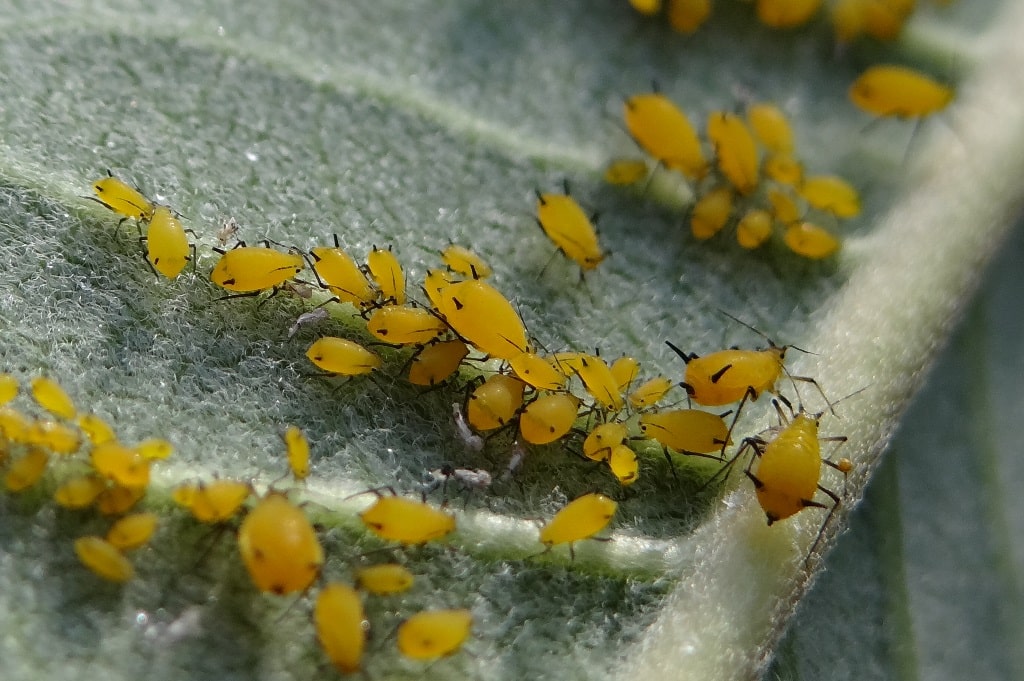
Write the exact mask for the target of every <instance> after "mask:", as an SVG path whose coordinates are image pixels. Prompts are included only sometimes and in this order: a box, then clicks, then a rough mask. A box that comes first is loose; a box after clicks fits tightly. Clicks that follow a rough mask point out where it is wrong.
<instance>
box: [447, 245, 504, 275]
mask: <svg viewBox="0 0 1024 681" xmlns="http://www.w3.org/2000/svg"><path fill="white" fill-rule="evenodd" d="M441 261H442V262H443V263H444V264H445V267H447V268H448V269H450V270H451V271H452V272H455V273H456V274H461V275H462V276H464V277H472V278H473V279H486V278H487V277H489V276H491V275H492V274H494V270H492V269H491V266H490V265H488V264H487V263H486V262H484V260H483V258H481V257H480V256H479V255H477V254H476V253H474V252H473V251H471V250H469V249H468V248H466V247H465V246H457V245H456V244H450V245H449V246H448V247H447V248H445V249H444V250H443V251H441Z"/></svg>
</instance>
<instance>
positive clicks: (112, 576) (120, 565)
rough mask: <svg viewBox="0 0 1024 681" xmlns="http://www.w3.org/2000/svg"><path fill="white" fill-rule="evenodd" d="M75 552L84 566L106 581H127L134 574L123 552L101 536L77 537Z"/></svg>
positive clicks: (133, 569)
mask: <svg viewBox="0 0 1024 681" xmlns="http://www.w3.org/2000/svg"><path fill="white" fill-rule="evenodd" d="M75 553H76V554H78V560H80V561H82V564H83V565H85V567H87V568H89V569H90V570H92V572H93V574H95V575H97V576H99V577H102V578H103V579H105V580H107V581H108V582H119V583H120V582H127V581H128V580H129V579H131V578H132V577H134V576H135V568H133V567H132V564H131V563H130V562H128V559H127V558H125V557H124V554H122V553H121V552H120V551H118V550H117V548H116V547H115V546H114V545H113V544H111V543H110V542H108V541H107V540H106V539H103V538H102V537H79V538H78V539H76V540H75Z"/></svg>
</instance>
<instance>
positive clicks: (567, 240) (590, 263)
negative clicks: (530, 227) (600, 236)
mask: <svg viewBox="0 0 1024 681" xmlns="http://www.w3.org/2000/svg"><path fill="white" fill-rule="evenodd" d="M537 224H539V225H540V228H541V229H542V230H543V231H544V233H545V234H547V236H548V238H549V239H551V241H552V242H553V243H554V244H555V246H557V247H558V250H560V251H561V252H562V254H563V255H565V257H567V258H569V259H570V260H572V261H573V262H575V263H576V264H577V265H579V266H580V276H581V277H582V276H583V272H586V271H588V270H592V269H594V268H595V267H597V266H598V265H600V264H601V261H602V260H604V257H605V254H604V251H602V250H601V244H599V243H598V240H597V231H595V230H594V225H593V222H592V221H591V218H589V217H587V214H586V213H584V212H583V209H582V208H581V207H580V204H578V203H576V199H574V198H573V197H571V196H569V184H568V182H566V185H565V194H550V193H549V194H542V193H541V192H540V191H538V192H537Z"/></svg>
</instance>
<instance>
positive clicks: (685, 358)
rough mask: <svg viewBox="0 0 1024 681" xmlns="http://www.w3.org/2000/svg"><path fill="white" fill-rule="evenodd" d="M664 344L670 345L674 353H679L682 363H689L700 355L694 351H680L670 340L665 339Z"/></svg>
mask: <svg viewBox="0 0 1024 681" xmlns="http://www.w3.org/2000/svg"><path fill="white" fill-rule="evenodd" d="M665 345H667V346H669V347H670V348H671V349H672V352H674V353H676V354H677V355H679V359H681V360H683V363H684V364H689V363H690V360H694V359H697V358H698V357H700V355H698V354H697V353H695V352H691V353H689V354H687V353H685V352H683V351H682V350H680V349H679V348H678V347H677V346H676V345H674V344H673V343H672V341H669V340H666V341H665ZM684 387H685V386H684ZM687 392H689V391H687Z"/></svg>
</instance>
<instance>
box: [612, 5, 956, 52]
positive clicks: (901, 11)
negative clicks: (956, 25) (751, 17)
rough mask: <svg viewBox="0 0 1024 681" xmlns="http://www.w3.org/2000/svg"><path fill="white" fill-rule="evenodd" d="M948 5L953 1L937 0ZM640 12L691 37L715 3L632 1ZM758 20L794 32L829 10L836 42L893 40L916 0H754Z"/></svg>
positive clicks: (911, 12)
mask: <svg viewBox="0 0 1024 681" xmlns="http://www.w3.org/2000/svg"><path fill="white" fill-rule="evenodd" d="M937 1H938V3H939V4H948V3H949V2H950V0H937ZM629 4H630V5H632V6H633V9H635V10H636V11H637V12H639V13H641V14H644V15H647V16H656V15H658V14H660V13H662V12H664V13H665V18H666V19H667V21H668V23H669V26H671V27H672V29H673V30H675V31H677V32H679V33H683V34H687V35H688V34H691V33H694V32H696V31H697V29H699V28H700V27H701V26H702V25H703V24H704V22H706V21H707V20H708V18H709V17H710V16H711V11H712V4H713V3H712V0H629ZM753 4H754V11H755V14H756V15H757V20H758V21H759V22H760V23H761V24H763V25H764V26H767V27H768V28H774V29H793V28H799V27H800V26H804V25H806V24H808V23H809V22H810V21H811V20H812V19H814V18H815V17H816V16H817V15H818V13H819V12H820V11H821V9H822V8H823V7H825V6H826V5H827V6H828V8H829V12H830V18H831V22H832V28H833V30H834V31H835V36H836V43H837V44H838V45H840V46H842V45H846V44H848V43H850V42H852V41H853V40H855V39H857V38H859V37H860V36H862V35H863V36H868V37H871V38H874V39H876V40H882V41H892V40H895V39H896V38H898V37H899V36H900V33H901V32H902V31H903V26H904V24H906V22H907V20H909V19H910V16H911V15H912V14H913V13H914V10H915V9H916V5H917V0H832V2H828V3H826V2H825V0H754V1H753Z"/></svg>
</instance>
